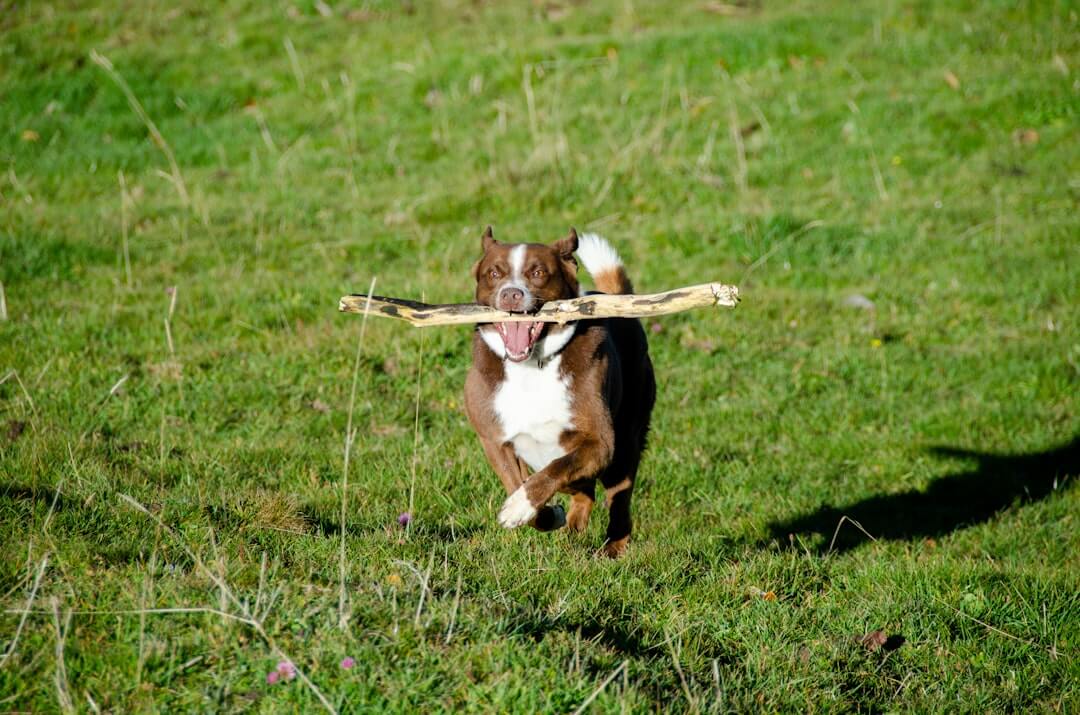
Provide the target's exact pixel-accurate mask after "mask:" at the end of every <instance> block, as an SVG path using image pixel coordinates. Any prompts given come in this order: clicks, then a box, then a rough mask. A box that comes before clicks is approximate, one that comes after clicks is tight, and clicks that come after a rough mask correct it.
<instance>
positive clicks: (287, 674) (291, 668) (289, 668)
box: [277, 660, 296, 680]
mask: <svg viewBox="0 0 1080 715" xmlns="http://www.w3.org/2000/svg"><path fill="white" fill-rule="evenodd" d="M277 673H278V675H280V676H281V677H282V678H285V680H292V679H293V678H295V677H296V666H295V665H293V664H292V663H290V662H289V661H287V660H283V661H281V662H280V663H278V664H277Z"/></svg>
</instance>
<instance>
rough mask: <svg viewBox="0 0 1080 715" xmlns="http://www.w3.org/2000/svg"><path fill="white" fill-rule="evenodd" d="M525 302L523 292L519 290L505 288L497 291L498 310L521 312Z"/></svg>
mask: <svg viewBox="0 0 1080 715" xmlns="http://www.w3.org/2000/svg"><path fill="white" fill-rule="evenodd" d="M524 301H525V291H523V290H521V289H520V288H512V287H506V288H503V289H502V290H501V291H499V305H498V307H499V309H500V310H521V309H522V303H524Z"/></svg>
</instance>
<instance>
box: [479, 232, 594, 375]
mask: <svg viewBox="0 0 1080 715" xmlns="http://www.w3.org/2000/svg"><path fill="white" fill-rule="evenodd" d="M577 247H578V236H577V232H576V231H575V230H574V229H572V228H571V229H570V235H568V236H567V237H566V238H563V239H560V240H558V241H556V242H555V243H552V244H550V245H547V244H543V243H500V242H498V241H496V240H495V238H494V237H493V236H492V233H491V227H490V226H488V228H487V230H486V231H484V235H483V236H482V237H481V248H482V249H483V251H484V255H483V256H481V257H480V260H479V261H477V262H476V264H475V265H474V266H473V277H474V278H475V279H476V302H477V303H480V304H481V305H489V306H491V307H492V308H496V309H498V310H506V311H509V312H512V313H532V312H535V311H537V310H539V309H540V307H541V306H542V305H543V304H544V303H546V302H547V301H549V300H561V299H563V298H576V297H577V296H578V290H579V289H578V280H577V261H575V260H574V251H576V250H577ZM545 325H546V323H543V322H539V321H538V322H535V323H530V322H520V323H492V324H487V325H482V326H480V330H481V331H485V332H486V333H487V334H486V335H484V338H485V340H486V341H487V343H488V344H489V345H495V344H498V343H497V341H495V340H494V337H495V336H496V335H497V337H498V338H499V340H501V343H502V346H503V348H504V355H503V356H504V357H505V358H506V359H508V360H512V361H514V362H522V361H523V360H527V359H528V357H529V355H530V354H531V353H532V349H533V346H534V345H535V344H536V342H537V340H539V339H540V337H541V335H542V334H543V333H544V332H545V328H544V326H545ZM493 333H494V335H493Z"/></svg>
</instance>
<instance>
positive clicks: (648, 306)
mask: <svg viewBox="0 0 1080 715" xmlns="http://www.w3.org/2000/svg"><path fill="white" fill-rule="evenodd" d="M738 303H739V289H738V288H737V287H735V286H731V285H724V284H722V283H703V284H701V285H696V286H689V287H686V288H676V289H675V290H669V291H665V292H663V293H653V294H651V295H637V294H629V295H607V294H606V293H594V294H591V295H584V296H581V297H580V298H569V299H567V300H554V301H549V302H547V303H545V304H544V305H543V307H541V308H540V310H538V311H536V312H535V313H507V312H506V311H502V310H496V309H495V308H492V307H490V306H487V305H477V304H475V303H450V304H444V305H430V304H428V303H418V302H416V301H413V300H403V299H401V298H385V297H382V296H377V295H373V296H371V297H370V299H369V297H368V296H366V295H346V296H342V298H341V303H340V304H339V306H338V309H339V310H341V311H342V312H343V313H361V314H363V313H365V312H370V314H371V315H379V316H383V317H385V318H397V319H399V320H405V321H408V322H410V323H412V324H413V325H415V326H416V327H418V328H426V327H428V326H431V325H464V324H468V323H518V322H543V323H559V324H563V323H569V322H571V321H574V320H590V319H597V318H645V317H649V316H653V315H668V314H670V313H680V312H682V311H684V310H690V309H691V308H706V307H711V306H723V307H725V308H734V307H735V306H736V305H738ZM368 306H370V307H368Z"/></svg>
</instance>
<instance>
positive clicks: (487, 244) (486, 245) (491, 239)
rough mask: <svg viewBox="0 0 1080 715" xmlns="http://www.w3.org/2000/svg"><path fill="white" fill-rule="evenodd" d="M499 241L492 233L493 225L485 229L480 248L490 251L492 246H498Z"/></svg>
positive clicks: (485, 251)
mask: <svg viewBox="0 0 1080 715" xmlns="http://www.w3.org/2000/svg"><path fill="white" fill-rule="evenodd" d="M498 245H499V242H498V241H496V240H495V236H494V235H492V233H491V226H488V227H487V228H486V229H484V235H483V236H481V237H480V248H482V249H483V250H484V253H487V252H488V249H490V248H491V247H492V246H498Z"/></svg>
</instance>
